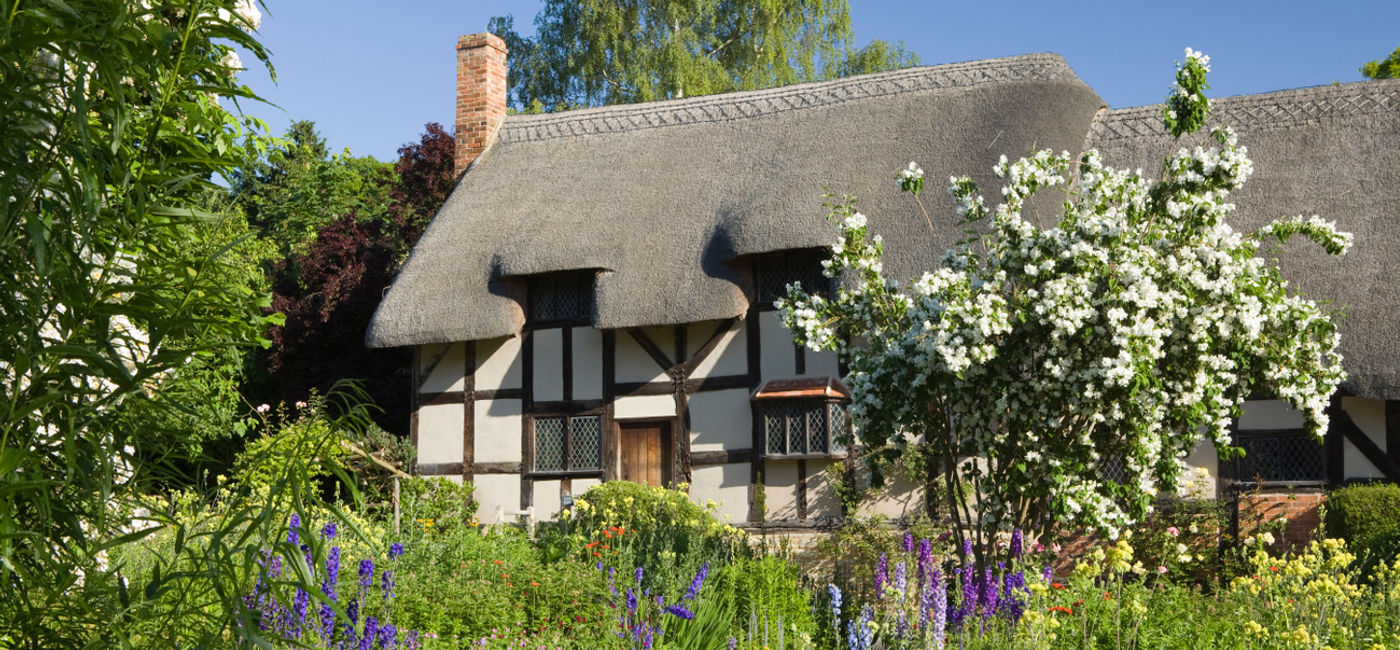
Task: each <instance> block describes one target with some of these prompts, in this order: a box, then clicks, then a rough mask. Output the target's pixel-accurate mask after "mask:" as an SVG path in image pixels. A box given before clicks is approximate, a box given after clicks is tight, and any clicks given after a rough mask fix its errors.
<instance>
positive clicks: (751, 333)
mask: <svg viewBox="0 0 1400 650" xmlns="http://www.w3.org/2000/svg"><path fill="white" fill-rule="evenodd" d="M759 334H760V332H759V329H758V312H757V311H755V310H753V309H750V310H749V315H748V317H747V318H745V319H744V336H745V337H746V339H747V340H746V343H747V346H746V347H747V352H748V371H749V377H752V378H753V382H754V383H755V384H756V383H758V382H760V381H762V378H763V369H762V358H763V357H762V356H760V355H761V352H762V351H761V350H760V349H759V338H760V336H759ZM749 412H750V414H751V418H750V425H749V448H750V449H752V450H753V453H751V454H750V457H749V522H750V523H753V524H757V523H758V521H759V518H760V517H761V516H762V513H760V512H759V511H758V508H757V506H758V481H759V477H760V476H761V475H762V473H763V453H762V452H763V449H764V447H763V418H762V417H761V416H760V415H759V413H758V409H754V408H750V409H749Z"/></svg>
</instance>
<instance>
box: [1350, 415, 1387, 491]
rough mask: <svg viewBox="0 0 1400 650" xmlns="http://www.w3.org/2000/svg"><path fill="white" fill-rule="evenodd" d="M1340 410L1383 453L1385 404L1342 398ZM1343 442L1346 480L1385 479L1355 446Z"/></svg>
mask: <svg viewBox="0 0 1400 650" xmlns="http://www.w3.org/2000/svg"><path fill="white" fill-rule="evenodd" d="M1342 409H1343V410H1345V411H1346V412H1347V414H1348V415H1350V416H1351V420H1352V422H1355V423H1356V426H1357V428H1359V429H1361V433H1364V434H1366V437H1367V438H1370V439H1371V442H1373V443H1375V444H1376V446H1377V447H1379V448H1380V449H1381V451H1385V402H1383V401H1381V400H1374V399H1365V398H1362V397H1343V398H1342ZM1344 442H1345V444H1344V445H1343V446H1342V449H1343V452H1342V460H1343V462H1344V463H1345V465H1343V468H1344V470H1345V471H1346V477H1347V478H1384V477H1385V474H1384V473H1382V472H1381V471H1380V470H1379V469H1378V468H1377V467H1376V466H1375V465H1372V464H1371V461H1370V460H1368V459H1367V458H1366V455H1365V454H1363V453H1361V450H1360V449H1357V448H1356V445H1355V444H1353V443H1352V442H1351V441H1350V440H1345V441H1344Z"/></svg>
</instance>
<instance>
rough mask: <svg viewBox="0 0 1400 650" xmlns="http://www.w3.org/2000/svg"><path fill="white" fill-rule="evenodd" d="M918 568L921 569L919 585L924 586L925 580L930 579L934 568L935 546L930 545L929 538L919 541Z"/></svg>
mask: <svg viewBox="0 0 1400 650" xmlns="http://www.w3.org/2000/svg"><path fill="white" fill-rule="evenodd" d="M917 566H918V569H919V571H918V573H919V584H924V580H926V579H927V578H928V574H929V571H930V570H931V569H932V568H933V545H932V544H930V543H929V541H928V538H927V537H925V538H924V539H922V540H920V541H919V560H918V565H917Z"/></svg>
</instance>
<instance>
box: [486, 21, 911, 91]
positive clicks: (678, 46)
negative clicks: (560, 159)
mask: <svg viewBox="0 0 1400 650" xmlns="http://www.w3.org/2000/svg"><path fill="white" fill-rule="evenodd" d="M535 26H536V28H537V32H538V36H536V37H535V38H524V37H522V36H520V35H519V34H518V33H516V31H515V29H514V18H513V17H511V16H504V17H495V18H492V19H491V21H490V23H489V24H488V26H487V29H488V30H489V31H492V32H494V33H496V34H498V35H500V36H501V37H502V38H503V39H504V40H505V42H506V47H507V48H508V50H509V54H508V57H509V62H508V63H509V86H510V88H511V96H512V103H513V104H514V105H515V106H518V107H521V108H524V109H526V110H534V111H540V110H560V109H566V108H572V107H576V106H596V105H601V104H625V103H632V102H642V101H650V100H656V99H673V98H680V97H694V96H698V95H708V94H713V93H721V92H728V91H733V90H750V89H757V88H771V87H774V86H782V85H787V84H793V83H799V82H804V81H817V80H821V79H832V78H835V77H839V76H845V75H851V74H861V73H866V72H878V71H881V70H892V69H897V68H903V67H908V66H911V65H918V57H917V56H916V55H914V54H913V53H910V52H908V51H906V50H905V49H904V47H903V45H902V44H900V45H893V46H892V45H890V44H888V43H885V42H884V41H879V40H876V41H873V42H871V43H870V44H869V45H867V46H866V47H864V48H859V49H856V48H854V47H853V46H852V44H851V43H852V40H853V37H852V33H851V18H850V10H849V7H848V6H847V3H846V2H845V0H724V1H716V0H626V1H623V2H617V1H613V0H585V1H584V2H566V1H563V0H551V1H550V2H546V3H545V6H544V8H543V9H542V10H541V11H540V13H539V15H537V16H536V17H535Z"/></svg>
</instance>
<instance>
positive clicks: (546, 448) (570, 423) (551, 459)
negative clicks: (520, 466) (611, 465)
mask: <svg viewBox="0 0 1400 650" xmlns="http://www.w3.org/2000/svg"><path fill="white" fill-rule="evenodd" d="M602 452H603V435H602V424H601V421H600V418H599V416H597V415H574V416H552V417H537V418H535V466H534V471H536V472H576V471H596V470H600V469H602V467H603V453H602Z"/></svg>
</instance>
